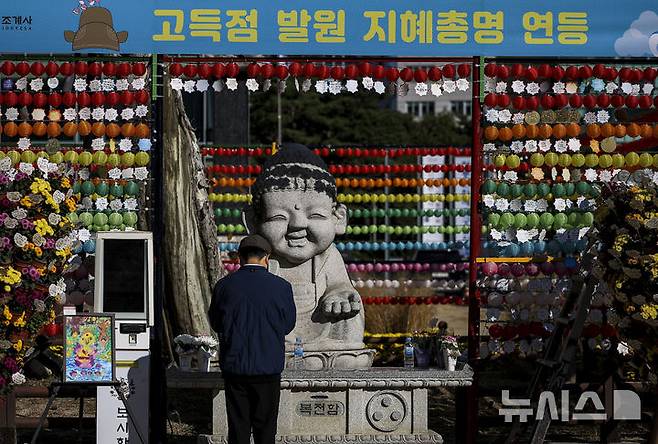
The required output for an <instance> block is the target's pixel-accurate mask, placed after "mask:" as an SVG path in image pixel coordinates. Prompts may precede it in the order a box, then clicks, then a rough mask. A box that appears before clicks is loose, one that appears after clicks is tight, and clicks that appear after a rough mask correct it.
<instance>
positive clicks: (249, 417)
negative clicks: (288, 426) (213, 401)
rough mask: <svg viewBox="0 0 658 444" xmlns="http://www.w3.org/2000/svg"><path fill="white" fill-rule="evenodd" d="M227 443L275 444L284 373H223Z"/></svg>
mask: <svg viewBox="0 0 658 444" xmlns="http://www.w3.org/2000/svg"><path fill="white" fill-rule="evenodd" d="M224 390H225V395H226V415H227V417H228V444H249V437H250V435H251V432H252V431H253V433H254V444H274V438H275V436H276V424H277V417H278V413H279V398H280V395H281V376H280V375H273V376H242V375H227V374H225V375H224Z"/></svg>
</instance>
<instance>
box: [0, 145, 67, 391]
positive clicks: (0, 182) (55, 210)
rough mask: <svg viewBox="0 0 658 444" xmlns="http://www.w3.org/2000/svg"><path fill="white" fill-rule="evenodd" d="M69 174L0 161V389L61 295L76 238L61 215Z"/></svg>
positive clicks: (62, 168)
mask: <svg viewBox="0 0 658 444" xmlns="http://www.w3.org/2000/svg"><path fill="white" fill-rule="evenodd" d="M73 174H74V172H73V170H72V169H69V168H68V167H67V165H65V164H60V165H55V164H54V163H51V162H49V161H48V159H46V158H39V159H38V160H37V162H36V164H35V165H33V164H31V163H23V162H16V161H12V159H10V158H9V157H5V158H3V159H1V160H0V391H1V392H4V391H6V390H7V389H8V388H9V386H10V384H20V383H22V382H23V381H24V380H25V378H24V376H23V375H22V373H20V370H21V368H22V365H23V359H24V356H25V353H26V351H27V350H28V349H29V347H30V345H31V344H32V341H33V340H34V337H35V336H36V335H37V334H38V333H39V332H40V331H41V329H42V328H43V326H44V325H46V324H49V323H52V322H53V321H54V319H55V310H54V308H55V304H57V303H58V302H62V301H63V300H64V298H65V292H66V284H65V283H64V279H63V278H62V276H63V274H64V273H66V272H67V271H69V268H70V266H71V265H70V259H71V258H72V256H73V252H72V249H73V247H74V244H75V242H77V239H76V238H75V234H74V231H73V229H74V228H75V227H74V225H73V224H72V223H71V221H70V219H69V218H68V217H67V216H66V214H67V213H69V212H73V211H75V209H76V207H77V202H78V197H79V196H77V195H75V194H74V193H73V191H72V189H71V177H72V176H73Z"/></svg>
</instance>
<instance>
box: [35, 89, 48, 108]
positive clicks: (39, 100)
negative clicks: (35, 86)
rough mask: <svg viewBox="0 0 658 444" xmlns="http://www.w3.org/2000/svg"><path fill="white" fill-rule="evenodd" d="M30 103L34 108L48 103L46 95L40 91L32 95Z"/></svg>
mask: <svg viewBox="0 0 658 444" xmlns="http://www.w3.org/2000/svg"><path fill="white" fill-rule="evenodd" d="M32 103H33V104H34V107H35V108H43V107H45V106H46V105H47V104H48V96H47V95H45V94H44V93H42V92H38V93H36V94H35V95H34V97H32Z"/></svg>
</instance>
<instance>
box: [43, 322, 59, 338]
mask: <svg viewBox="0 0 658 444" xmlns="http://www.w3.org/2000/svg"><path fill="white" fill-rule="evenodd" d="M43 331H44V333H45V334H46V336H51V337H52V336H55V335H56V334H57V325H56V324H54V323H52V324H47V325H46V326H45V327H44V328H43Z"/></svg>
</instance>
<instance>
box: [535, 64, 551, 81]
mask: <svg viewBox="0 0 658 444" xmlns="http://www.w3.org/2000/svg"><path fill="white" fill-rule="evenodd" d="M538 73H539V77H541V78H542V79H547V78H549V77H551V75H552V74H553V68H552V67H551V65H548V64H546V63H544V64H543V65H539V69H538Z"/></svg>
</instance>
